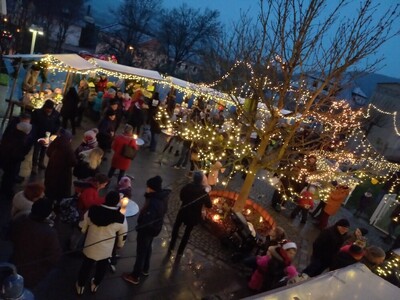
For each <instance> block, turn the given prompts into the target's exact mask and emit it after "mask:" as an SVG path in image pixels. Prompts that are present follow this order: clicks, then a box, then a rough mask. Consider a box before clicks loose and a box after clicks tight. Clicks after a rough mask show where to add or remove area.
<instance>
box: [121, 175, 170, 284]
mask: <svg viewBox="0 0 400 300" xmlns="http://www.w3.org/2000/svg"><path fill="white" fill-rule="evenodd" d="M146 185H147V188H146V193H145V195H144V197H145V199H146V201H145V204H144V206H143V207H142V209H141V210H140V213H139V218H138V222H137V227H136V231H137V238H136V240H137V245H136V262H135V265H134V267H133V270H132V272H131V273H124V274H123V275H122V278H123V279H124V280H126V281H127V282H129V283H132V284H138V283H139V281H140V276H143V275H144V276H147V275H148V274H149V268H150V259H151V248H152V243H153V239H154V237H156V236H158V235H159V234H160V232H161V229H162V226H163V223H164V216H165V214H166V212H167V210H168V197H169V194H170V193H171V191H170V190H167V189H163V188H162V178H161V177H160V176H155V177H152V178H150V179H149V180H147V182H146Z"/></svg>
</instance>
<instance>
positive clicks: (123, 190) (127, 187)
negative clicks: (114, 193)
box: [118, 176, 132, 199]
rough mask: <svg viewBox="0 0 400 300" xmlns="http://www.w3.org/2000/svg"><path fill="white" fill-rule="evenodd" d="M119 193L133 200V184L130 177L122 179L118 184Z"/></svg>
mask: <svg viewBox="0 0 400 300" xmlns="http://www.w3.org/2000/svg"><path fill="white" fill-rule="evenodd" d="M118 192H119V193H120V194H123V195H124V197H126V198H128V199H131V198H132V182H131V179H130V178H129V177H128V176H124V177H122V178H121V180H120V181H119V182H118Z"/></svg>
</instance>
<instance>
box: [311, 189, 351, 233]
mask: <svg viewBox="0 0 400 300" xmlns="http://www.w3.org/2000/svg"><path fill="white" fill-rule="evenodd" d="M349 193H350V189H349V187H347V186H344V185H338V186H337V187H336V188H335V189H334V190H333V191H331V193H330V194H329V197H328V200H327V201H326V205H325V207H324V211H323V212H322V213H321V215H320V217H319V224H318V226H319V228H320V229H324V228H325V227H326V226H327V225H328V220H329V217H330V216H333V215H335V214H336V213H337V212H338V210H339V209H340V206H341V205H342V203H343V202H344V200H346V198H347V196H348V195H349Z"/></svg>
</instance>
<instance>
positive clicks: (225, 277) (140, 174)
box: [0, 122, 387, 299]
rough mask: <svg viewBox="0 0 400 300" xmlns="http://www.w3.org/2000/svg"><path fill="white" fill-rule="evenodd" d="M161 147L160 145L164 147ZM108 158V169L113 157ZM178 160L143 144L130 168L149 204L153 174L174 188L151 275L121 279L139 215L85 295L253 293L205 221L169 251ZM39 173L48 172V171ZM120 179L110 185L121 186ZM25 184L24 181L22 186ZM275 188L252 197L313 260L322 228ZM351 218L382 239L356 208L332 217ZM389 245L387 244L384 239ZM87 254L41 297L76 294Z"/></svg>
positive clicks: (260, 188)
mask: <svg viewBox="0 0 400 300" xmlns="http://www.w3.org/2000/svg"><path fill="white" fill-rule="evenodd" d="M91 126H92V124H91V123H90V122H86V123H84V124H83V127H84V128H83V129H81V130H79V131H78V133H77V136H76V138H74V141H73V143H74V145H77V144H79V143H80V138H81V137H82V134H83V132H84V131H85V130H88V129H90V128H91ZM163 144H164V140H163V139H161V140H160V144H159V147H158V148H159V149H161V148H162V146H163ZM159 152H160V151H159ZM108 156H109V159H108V160H107V161H106V162H105V163H104V166H103V169H104V171H106V170H107V169H108V166H109V162H110V155H108ZM29 160H30V157H27V160H26V161H25V162H24V164H23V169H22V175H25V176H26V177H27V180H28V179H29V173H30V167H29V166H30V161H29ZM176 160H177V157H174V154H173V152H172V154H166V155H165V156H164V157H163V160H162V161H163V164H162V165H160V163H159V162H160V154H159V153H157V152H156V153H150V152H148V151H147V150H145V149H143V150H141V151H140V153H139V155H138V157H137V158H136V160H135V161H134V162H133V164H132V167H131V169H130V170H129V172H128V173H129V174H131V175H133V176H134V177H135V181H134V183H133V199H134V200H135V201H136V202H137V203H138V204H139V206H141V205H143V194H144V190H145V182H146V180H147V179H148V178H149V177H152V176H154V175H157V174H159V175H161V176H162V177H163V178H164V186H165V187H167V188H171V189H172V190H173V194H172V197H171V199H170V205H169V211H168V217H167V218H166V222H165V226H164V229H163V231H162V233H161V235H160V236H159V237H157V238H156V239H155V241H154V244H153V256H152V264H151V269H150V276H149V277H148V278H145V279H144V280H143V281H142V282H141V283H140V284H139V285H137V286H133V285H130V284H128V283H126V282H124V281H123V280H122V279H121V277H120V276H121V274H122V272H127V271H130V270H131V269H132V267H133V263H134V260H135V252H136V251H135V249H136V233H135V231H134V227H135V224H136V217H131V218H129V219H128V222H129V230H130V233H129V235H128V240H127V243H126V245H125V247H124V248H123V249H122V250H121V252H120V254H121V258H120V260H119V263H118V266H117V272H116V273H115V274H112V273H109V274H108V275H107V276H106V278H105V280H104V282H103V283H102V285H101V286H100V288H99V290H98V292H97V294H96V295H91V294H90V292H87V293H85V295H84V296H82V297H80V298H81V299H92V298H93V299H201V298H203V297H206V296H210V295H215V294H218V295H220V296H221V298H222V299H238V298H242V297H245V296H247V295H249V292H248V290H247V287H246V285H247V278H246V276H247V274H246V273H245V272H243V271H242V268H241V266H240V265H238V264H233V263H232V262H231V259H230V255H231V251H230V250H229V249H226V248H224V247H223V246H222V244H221V243H220V241H219V240H218V239H216V238H215V237H214V236H213V235H212V234H211V233H210V232H208V231H207V229H205V228H204V227H202V226H197V227H196V228H195V229H194V231H193V233H192V236H191V239H190V242H189V245H188V248H187V251H186V252H185V255H184V257H183V258H182V259H181V260H178V261H177V260H176V259H175V257H174V256H171V257H169V256H167V255H166V254H167V250H166V249H167V246H168V241H169V237H170V232H171V227H172V224H173V221H174V219H175V216H176V213H177V210H178V208H179V198H178V196H177V195H178V192H179V190H180V188H181V187H182V186H183V185H184V184H185V183H186V182H187V181H188V178H186V177H185V174H186V172H187V171H185V170H176V169H174V168H172V167H171V166H172V165H173V163H174V162H175V161H176ZM38 177H40V178H42V177H43V173H42V174H39V175H38ZM115 181H116V180H115V179H114V182H113V184H112V185H111V187H110V188H113V186H115V183H116V182H115ZM241 183H242V181H241V179H240V176H238V177H237V178H234V179H233V180H232V181H231V182H230V183H229V186H228V188H229V189H232V190H236V191H237V190H239V189H240V186H241ZM19 188H21V187H19ZM272 192H273V191H272V188H271V187H269V186H268V184H267V183H266V182H264V181H262V180H257V181H256V182H255V184H254V187H253V189H252V192H251V197H252V198H253V199H254V200H255V201H256V202H258V203H259V204H261V205H263V206H264V207H266V208H267V210H268V212H270V214H271V215H272V216H273V217H274V218H275V220H276V222H277V224H278V225H280V226H282V227H284V228H285V230H286V231H287V234H288V236H289V238H290V239H291V240H293V241H295V242H296V243H297V245H298V255H297V257H296V261H295V263H296V265H297V266H298V269H300V270H302V269H303V268H304V267H305V266H306V265H307V263H308V260H309V255H310V254H311V245H312V242H313V241H314V239H315V237H316V236H317V234H318V232H319V230H318V229H316V228H315V227H314V226H313V225H312V224H311V220H309V221H308V223H307V224H306V225H300V222H299V221H300V220H299V219H295V220H291V219H290V218H288V214H289V211H288V210H286V211H283V212H281V213H276V212H275V211H273V210H272V209H270V207H269V203H270V198H271V196H272ZM9 203H10V201H9V200H8V199H4V198H0V221H1V225H4V224H6V222H7V220H8V218H9V207H10V205H9ZM343 216H345V217H348V218H349V219H351V224H352V227H353V228H356V227H358V226H363V227H367V228H368V229H369V230H370V234H369V238H370V243H371V244H377V245H380V244H381V241H380V239H379V236H380V235H381V234H380V233H379V231H377V230H376V229H375V228H373V227H371V226H369V225H368V224H366V222H365V221H363V220H358V219H355V218H353V215H352V214H351V212H348V211H347V210H345V209H341V211H340V212H339V214H338V215H337V216H335V217H334V218H332V220H331V222H334V221H335V220H336V219H338V218H341V217H343ZM382 246H384V247H386V248H387V245H382ZM10 251H11V245H10V244H9V243H8V242H7V241H3V240H0V261H5V260H7V257H8V256H9V254H10ZM80 263H81V258H79V257H70V256H65V257H64V258H63V260H62V262H61V265H60V268H59V271H60V272H59V275H58V276H54V278H53V282H52V284H51V288H50V289H49V291H48V294H47V296H45V297H42V298H41V299H57V298H58V299H76V298H77V297H76V295H75V289H74V282H75V280H76V276H77V272H78V269H79V267H80Z"/></svg>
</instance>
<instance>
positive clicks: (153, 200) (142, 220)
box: [136, 189, 171, 237]
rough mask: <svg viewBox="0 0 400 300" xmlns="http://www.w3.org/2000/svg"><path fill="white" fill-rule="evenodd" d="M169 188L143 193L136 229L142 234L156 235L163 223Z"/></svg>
mask: <svg viewBox="0 0 400 300" xmlns="http://www.w3.org/2000/svg"><path fill="white" fill-rule="evenodd" d="M170 193H171V190H168V189H164V190H162V191H159V192H151V193H145V195H144V197H145V203H144V206H143V207H142V209H141V210H140V212H139V217H138V221H137V227H136V230H137V231H138V232H140V233H142V234H147V235H150V236H153V237H155V236H157V235H158V234H159V233H160V231H161V229H162V226H163V224H164V216H165V214H166V213H167V210H168V198H169V195H170Z"/></svg>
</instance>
